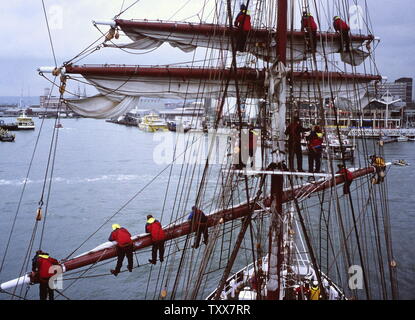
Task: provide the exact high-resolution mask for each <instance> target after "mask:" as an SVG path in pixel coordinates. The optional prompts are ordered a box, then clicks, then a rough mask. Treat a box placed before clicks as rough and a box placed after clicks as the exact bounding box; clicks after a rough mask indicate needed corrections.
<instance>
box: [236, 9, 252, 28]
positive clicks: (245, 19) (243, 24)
mask: <svg viewBox="0 0 415 320" xmlns="http://www.w3.org/2000/svg"><path fill="white" fill-rule="evenodd" d="M235 25H236V26H237V27H239V28H242V30H243V31H249V30H251V16H250V15H249V14H246V13H244V12H240V13H239V14H238V16H237V17H236V20H235Z"/></svg>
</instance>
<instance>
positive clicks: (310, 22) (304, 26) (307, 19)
mask: <svg viewBox="0 0 415 320" xmlns="http://www.w3.org/2000/svg"><path fill="white" fill-rule="evenodd" d="M301 31H305V33H306V36H308V38H309V48H310V49H311V51H312V52H316V48H317V23H316V22H315V21H314V18H313V16H312V15H311V14H310V13H308V12H307V11H304V12H303V17H302V19H301Z"/></svg>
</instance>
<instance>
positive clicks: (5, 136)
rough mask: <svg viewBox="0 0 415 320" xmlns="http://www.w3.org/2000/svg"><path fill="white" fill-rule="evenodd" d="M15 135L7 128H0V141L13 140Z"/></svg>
mask: <svg viewBox="0 0 415 320" xmlns="http://www.w3.org/2000/svg"><path fill="white" fill-rule="evenodd" d="M15 138H16V136H15V135H14V134H11V133H10V132H9V131H8V130H5V129H1V128H0V141H4V142H13V141H14V139H15Z"/></svg>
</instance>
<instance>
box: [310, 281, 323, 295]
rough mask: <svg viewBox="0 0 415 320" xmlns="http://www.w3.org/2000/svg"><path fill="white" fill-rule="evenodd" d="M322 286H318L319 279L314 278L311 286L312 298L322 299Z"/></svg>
mask: <svg viewBox="0 0 415 320" xmlns="http://www.w3.org/2000/svg"><path fill="white" fill-rule="evenodd" d="M320 297H321V296H320V288H319V286H318V281H317V280H314V281H313V284H312V285H311V288H310V300H320Z"/></svg>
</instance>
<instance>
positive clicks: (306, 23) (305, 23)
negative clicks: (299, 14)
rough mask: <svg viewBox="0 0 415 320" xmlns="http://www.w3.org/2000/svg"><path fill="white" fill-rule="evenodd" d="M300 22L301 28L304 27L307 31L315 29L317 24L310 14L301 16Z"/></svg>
mask: <svg viewBox="0 0 415 320" xmlns="http://www.w3.org/2000/svg"><path fill="white" fill-rule="evenodd" d="M301 23H302V28H304V29H306V30H307V31H309V30H310V31H317V24H316V22H315V21H314V18H313V17H312V16H307V17H303V20H302V21H301Z"/></svg>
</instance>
